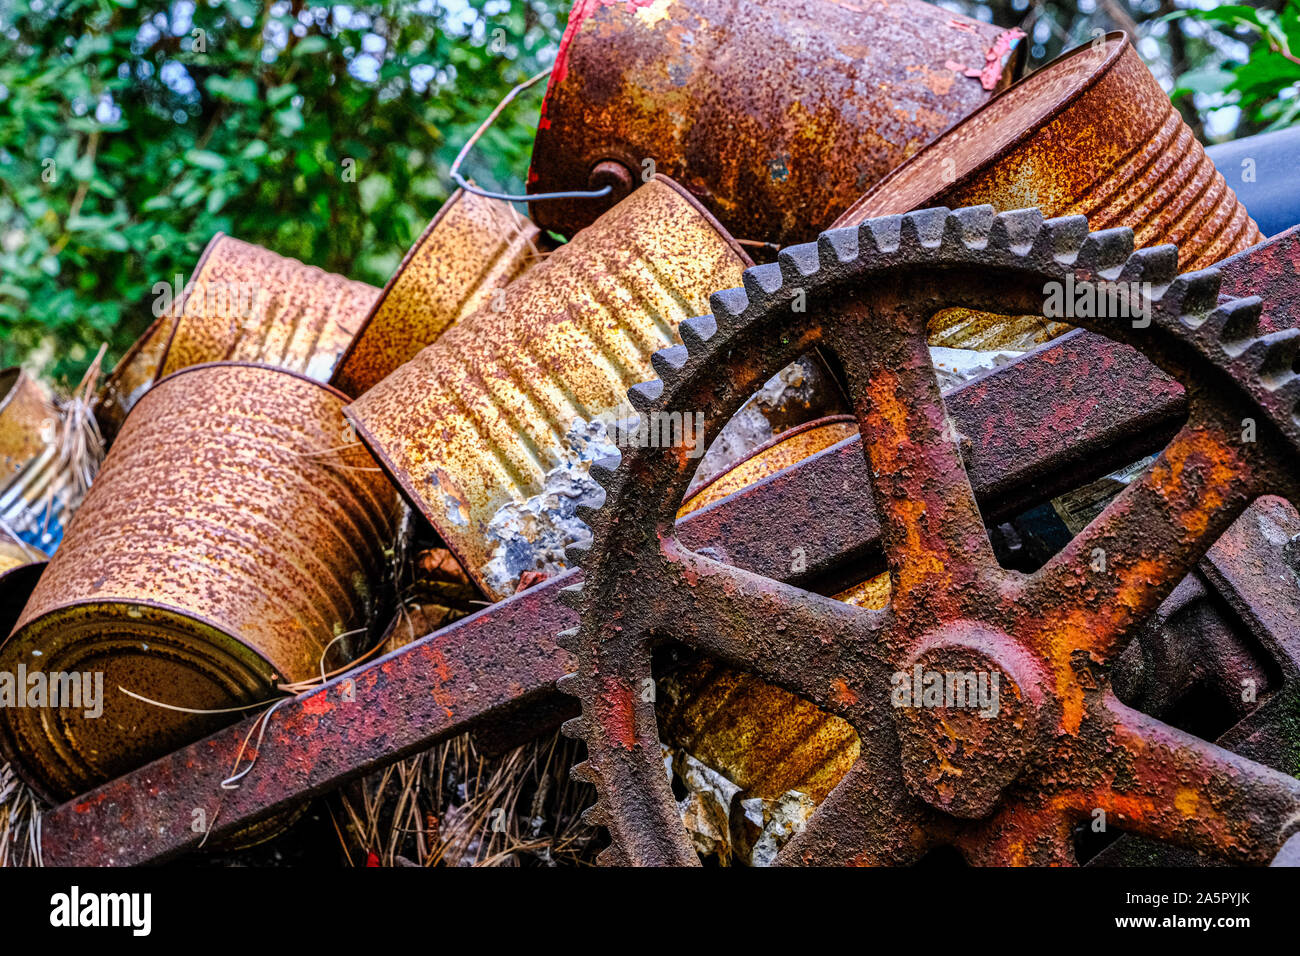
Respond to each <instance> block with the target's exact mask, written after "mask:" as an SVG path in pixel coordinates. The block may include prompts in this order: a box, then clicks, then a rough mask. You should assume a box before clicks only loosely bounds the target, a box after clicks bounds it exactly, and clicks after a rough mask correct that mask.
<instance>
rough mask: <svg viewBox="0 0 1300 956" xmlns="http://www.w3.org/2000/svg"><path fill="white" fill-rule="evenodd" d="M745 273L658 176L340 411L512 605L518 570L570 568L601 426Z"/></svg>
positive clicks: (727, 245) (465, 559) (460, 553)
mask: <svg viewBox="0 0 1300 956" xmlns="http://www.w3.org/2000/svg"><path fill="white" fill-rule="evenodd" d="M748 264H749V260H748V257H747V256H746V255H745V253H744V252H743V250H741V249H740V248H739V247H738V246H737V245H735V243H734V242H733V241H732V240H731V239H730V237H729V236H728V235H727V233H726V231H725V230H724V229H723V228H722V227H721V226H720V225H719V224H718V223H717V221H716V220H714V219H713V217H712V216H710V215H709V214H708V213H707V212H705V211H704V210H703V209H702V208H701V207H700V206H699V204H698V203H697V202H696V201H695V200H694V199H693V198H691V196H690V195H689V194H688V193H686V192H685V191H684V190H682V189H681V188H680V187H678V186H677V185H676V184H675V183H673V182H671V181H670V180H668V179H665V178H663V177H659V178H657V179H656V180H655V181H654V182H652V183H650V184H647V185H646V186H644V187H643V188H641V189H639V190H637V191H636V192H635V193H633V194H632V195H631V196H629V197H628V198H627V199H625V200H624V201H623V202H622V203H620V204H619V205H618V206H616V207H615V208H614V209H612V210H610V211H609V212H608V213H606V214H605V215H604V216H602V217H601V219H600V220H599V221H598V222H597V223H595V224H594V225H592V226H591V227H589V228H588V229H585V230H583V232H581V233H579V234H578V236H576V237H575V238H574V240H573V241H572V242H570V243H568V244H566V245H564V246H561V247H560V248H559V249H557V250H556V251H555V252H553V253H551V254H550V255H549V256H548V257H547V258H546V260H545V261H543V262H542V263H541V264H540V265H538V266H536V267H535V268H534V269H532V270H531V271H530V272H529V273H528V274H527V275H525V276H523V277H522V278H521V279H519V280H518V281H516V282H514V283H512V284H511V285H510V286H508V287H507V288H506V290H505V294H504V296H503V297H502V301H501V302H500V303H499V305H500V306H501V308H500V311H498V310H497V309H496V308H495V304H494V305H493V306H489V307H486V308H482V309H480V310H479V311H478V312H475V313H474V314H473V315H471V316H469V317H468V318H466V319H464V320H463V321H461V322H459V323H458V324H456V325H455V326H453V327H452V328H451V329H449V330H448V331H447V332H446V333H444V334H443V336H442V337H441V338H439V339H438V341H436V342H435V343H434V344H433V345H431V346H429V347H428V348H426V349H424V350H423V351H422V352H420V354H419V355H417V356H416V357H415V358H414V359H412V360H411V361H410V362H408V363H406V364H405V365H403V366H402V367H401V368H399V369H398V370H397V371H395V372H394V373H393V374H392V375H390V376H388V377H387V378H386V379H384V380H383V381H382V382H380V383H379V384H378V385H376V386H375V387H374V388H372V389H371V390H370V391H368V392H367V393H366V394H365V395H363V396H361V398H359V399H358V400H357V401H356V402H355V403H353V404H352V405H351V406H349V408H348V409H347V415H348V417H349V418H350V419H352V420H353V421H354V422H355V424H356V427H357V432H358V434H359V435H360V436H361V439H362V440H363V441H364V442H365V443H366V444H367V445H369V446H370V449H371V450H372V451H373V452H374V453H375V457H376V458H377V459H378V460H379V461H380V462H381V463H382V464H383V466H384V468H385V469H386V470H387V471H388V472H389V473H390V474H391V475H393V477H394V479H395V480H396V481H397V483H398V484H399V485H400V486H401V487H402V488H403V490H404V491H405V493H406V495H407V496H408V498H409V499H410V500H411V502H412V503H413V504H415V505H416V507H418V509H419V510H420V511H421V512H422V513H423V514H424V516H425V517H427V518H428V520H429V521H430V522H431V523H432V524H433V526H434V527H435V528H436V529H437V530H438V532H439V534H441V535H442V537H443V540H444V541H445V542H446V544H447V545H448V547H450V548H451V549H452V551H453V552H454V553H455V555H456V557H457V559H458V560H459V561H460V563H461V565H462V566H463V567H464V568H465V570H466V571H468V572H469V573H470V575H471V576H473V578H474V580H475V582H476V583H477V584H478V585H479V586H480V587H482V588H483V589H484V591H485V592H486V593H487V594H488V595H489V596H491V597H492V598H494V599H498V598H501V597H505V596H508V595H510V594H511V593H513V592H514V590H515V588H516V586H517V585H518V581H519V578H520V576H521V575H522V574H524V573H525V572H528V571H548V570H556V569H558V568H560V567H563V566H564V557H563V548H564V546H566V545H567V544H569V543H572V541H574V540H576V537H575V536H577V535H581V534H582V533H584V532H585V526H583V525H582V524H581V522H579V521H578V520H577V518H576V517H575V515H574V509H575V507H576V505H577V502H578V499H579V498H580V497H581V496H582V495H584V494H586V493H587V485H588V484H589V483H591V479H590V478H589V477H588V475H587V468H588V465H589V463H590V461H592V460H593V459H595V458H598V457H604V456H605V455H608V454H610V453H611V451H612V448H611V446H609V445H608V438H607V433H606V430H605V427H604V423H605V422H611V421H612V420H614V419H615V418H617V417H619V415H618V413H619V410H620V409H622V408H624V402H625V401H626V393H627V389H628V388H629V387H630V386H632V385H634V384H637V383H638V382H642V381H645V380H646V379H649V378H652V377H654V371H653V368H652V366H651V364H650V356H651V355H652V354H653V353H654V352H655V351H656V350H658V349H661V348H664V347H666V346H669V345H672V344H673V343H674V341H675V340H676V333H677V327H678V325H679V324H680V323H681V322H682V321H683V320H685V319H687V318H690V317H692V316H695V315H700V314H704V313H707V312H708V311H709V296H710V294H712V293H713V292H715V291H716V290H718V289H725V288H729V287H733V286H736V285H738V284H739V283H740V280H741V273H742V272H743V270H744V268H745V267H746V266H747V265H748ZM627 413H628V414H631V410H630V408H628V409H627ZM679 424H680V423H679ZM702 437H703V436H702V435H701V436H700V438H701V439H702ZM602 449H610V450H602ZM701 451H703V449H702V448H701ZM592 484H593V487H594V483H592Z"/></svg>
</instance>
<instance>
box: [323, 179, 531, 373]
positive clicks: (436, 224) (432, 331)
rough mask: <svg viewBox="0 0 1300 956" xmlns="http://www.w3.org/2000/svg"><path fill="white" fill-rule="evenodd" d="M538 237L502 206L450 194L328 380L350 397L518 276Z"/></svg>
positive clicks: (472, 195) (517, 215)
mask: <svg viewBox="0 0 1300 956" xmlns="http://www.w3.org/2000/svg"><path fill="white" fill-rule="evenodd" d="M540 239H541V233H540V232H539V230H538V229H537V227H536V226H535V225H533V224H532V223H531V222H530V221H529V220H528V218H527V217H526V216H523V215H521V214H520V213H519V212H517V211H516V210H515V208H514V207H513V206H512V205H510V204H509V203H507V202H502V201H501V200H498V199H489V198H486V197H484V196H479V195H476V194H475V193H469V192H465V191H464V190H457V191H456V192H455V193H453V194H452V196H451V198H450V199H448V200H447V201H446V202H445V203H443V205H442V208H441V209H440V210H438V215H436V216H435V217H434V219H433V222H431V223H429V226H428V228H427V229H425V231H424V233H423V235H421V236H420V238H419V240H418V241H417V242H416V244H415V245H414V246H412V247H411V250H410V251H409V252H408V253H407V254H406V258H405V259H403V260H402V264H401V265H400V266H399V267H398V269H397V271H396V272H395V273H394V274H393V277H392V278H391V279H390V280H389V281H388V285H387V286H385V287H384V291H383V294H382V295H380V297H379V298H378V300H376V302H375V304H374V307H373V308H372V309H371V311H370V314H369V315H368V316H367V317H366V320H365V322H364V323H363V324H362V327H361V331H360V332H358V333H357V335H356V337H355V338H354V339H353V340H352V343H351V344H350V345H349V346H348V348H347V350H346V351H345V352H344V354H343V358H342V360H340V362H339V365H338V368H337V369H336V370H335V372H334V377H333V379H332V380H331V384H333V385H334V386H335V387H336V388H338V389H339V390H340V391H342V392H346V393H347V394H348V395H352V396H354V397H355V396H357V395H360V394H361V393H362V392H364V391H366V390H367V389H369V388H370V387H371V386H373V385H374V384H375V383H376V382H378V381H379V380H380V379H382V378H383V377H384V376H386V375H387V374H388V373H389V372H391V371H393V369H395V368H397V367H398V366H399V365H401V364H402V363H403V362H408V361H410V360H411V359H412V358H414V357H415V355H416V353H417V352H419V351H420V349H422V348H424V347H425V346H426V345H430V344H432V343H433V341H434V340H435V339H437V338H438V336H439V335H441V334H442V333H443V332H445V331H446V330H447V329H448V328H450V327H451V326H452V325H453V324H455V323H456V322H458V321H459V320H460V319H463V318H464V317H465V316H467V315H469V314H470V313H472V312H474V311H475V310H476V309H478V307H479V306H481V305H482V304H483V303H484V302H486V301H487V300H488V299H489V298H490V297H491V296H493V295H494V294H496V292H497V291H498V290H500V289H502V288H504V287H505V286H506V285H508V284H509V283H510V282H512V281H513V280H514V279H516V278H518V277H519V275H521V274H522V273H523V272H524V271H525V270H526V269H528V268H529V267H530V266H532V265H534V264H535V263H536V262H537V260H538V256H539V254H540V252H539V249H538V243H539V241H540Z"/></svg>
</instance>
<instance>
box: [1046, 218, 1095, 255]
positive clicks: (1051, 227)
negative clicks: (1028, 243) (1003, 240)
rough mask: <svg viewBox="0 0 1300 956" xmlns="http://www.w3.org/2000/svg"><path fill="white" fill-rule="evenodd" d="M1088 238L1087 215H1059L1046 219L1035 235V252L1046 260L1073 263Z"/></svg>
mask: <svg viewBox="0 0 1300 956" xmlns="http://www.w3.org/2000/svg"><path fill="white" fill-rule="evenodd" d="M1087 238H1088V217H1087V216H1057V217H1056V218H1054V219H1047V220H1044V222H1043V224H1042V226H1040V227H1039V230H1038V235H1036V236H1035V237H1034V246H1033V249H1034V252H1035V253H1037V254H1038V255H1040V256H1041V257H1042V258H1043V259H1044V260H1047V259H1055V260H1057V261H1058V262H1063V263H1067V264H1069V263H1073V262H1074V260H1075V259H1076V258H1077V257H1078V255H1079V250H1080V249H1081V248H1082V247H1083V243H1084V241H1085V240H1086V239H1087Z"/></svg>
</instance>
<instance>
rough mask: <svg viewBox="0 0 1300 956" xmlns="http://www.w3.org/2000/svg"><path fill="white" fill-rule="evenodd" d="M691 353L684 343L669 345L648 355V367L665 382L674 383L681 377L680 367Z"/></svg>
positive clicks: (681, 367) (682, 366)
mask: <svg viewBox="0 0 1300 956" xmlns="http://www.w3.org/2000/svg"><path fill="white" fill-rule="evenodd" d="M690 357H691V353H690V351H689V350H688V349H687V348H686V346H684V345H670V346H669V347H668V348H666V349H660V350H659V351H658V352H655V354H654V355H652V356H650V367H651V368H653V369H654V370H655V374H656V375H658V376H659V378H660V379H662V380H663V381H664V383H665V384H675V383H676V382H677V381H678V380H679V379H680V378H681V372H682V369H684V368H685V367H686V362H687V361H688V360H689V359H690Z"/></svg>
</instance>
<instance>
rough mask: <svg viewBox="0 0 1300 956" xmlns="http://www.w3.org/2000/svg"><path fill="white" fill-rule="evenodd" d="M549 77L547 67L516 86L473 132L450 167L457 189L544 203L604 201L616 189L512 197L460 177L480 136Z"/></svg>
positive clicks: (493, 196) (479, 194)
mask: <svg viewBox="0 0 1300 956" xmlns="http://www.w3.org/2000/svg"><path fill="white" fill-rule="evenodd" d="M550 75H551V71H550V69H549V68H548V69H545V70H542V72H540V73H538V74H537V75H536V76H534V77H531V78H529V79H527V80H524V81H523V82H522V83H520V84H519V85H518V86H516V87H515V88H514V89H513V90H511V91H510V92H509V93H507V94H506V95H505V98H504V99H502V100H501V102H500V103H498V104H497V105H496V109H494V110H493V111H492V112H491V113H489V114H488V117H487V119H485V120H484V121H483V122H482V123H481V124H480V125H479V128H478V129H476V130H475V131H474V135H473V136H471V137H470V138H469V139H467V140H466V141H465V145H464V146H462V147H461V148H460V153H459V154H457V156H456V160H455V162H453V163H452V164H451V178H452V179H454V180H455V181H456V185H457V186H459V187H460V188H461V189H463V190H465V192H467V193H474V195H476V196H484V197H486V198H488V199H500V200H501V201H502V202H542V201H544V200H547V199H601V198H603V197H605V196H608V195H609V194H610V193H611V192H612V191H613V189H614V187H613V186H602V187H601V188H600V189H597V190H594V191H591V192H583V191H573V192H560V193H533V194H532V195H524V196H512V195H510V194H509V193H494V192H491V191H490V190H487V189H480V188H479V187H478V186H475V185H473V184H472V183H471V182H469V180H467V179H466V178H465V177H464V176H462V175H461V174H460V167H461V164H462V163H463V162H465V157H466V156H468V155H469V151H470V150H471V149H472V148H473V146H474V144H475V143H477V142H478V141H479V137H481V136H482V135H483V134H484V133H486V132H487V131H488V128H489V127H490V126H491V125H492V124H493V123H494V122H496V118H497V117H498V116H500V115H501V111H502V110H503V109H505V108H506V107H507V106H509V105H510V103H511V102H512V101H513V100H514V98H515V97H516V96H518V95H519V94H520V93H522V92H523V91H524V90H526V89H528V88H529V87H531V86H535V85H536V84H537V83H538V82H539V81H541V80H544V79H546V77H548V76H550Z"/></svg>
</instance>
